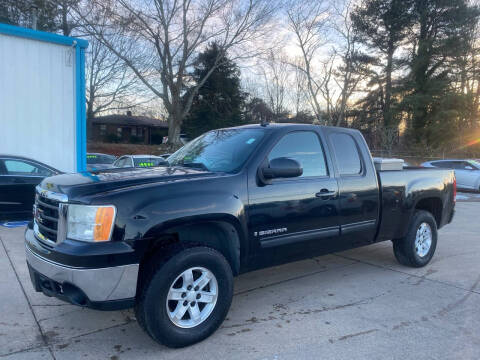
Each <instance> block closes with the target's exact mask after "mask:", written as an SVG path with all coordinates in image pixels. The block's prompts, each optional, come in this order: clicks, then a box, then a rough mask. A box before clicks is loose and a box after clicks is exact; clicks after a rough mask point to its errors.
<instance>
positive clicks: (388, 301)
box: [0, 194, 480, 360]
mask: <svg viewBox="0 0 480 360" xmlns="http://www.w3.org/2000/svg"><path fill="white" fill-rule="evenodd" d="M470 195H471V194H467V195H466V196H467V199H462V200H461V199H459V202H458V204H457V208H456V209H457V213H456V217H455V219H454V222H453V223H452V224H450V225H449V226H447V227H445V228H444V229H442V230H441V232H440V237H439V244H438V247H437V253H436V255H435V257H434V259H433V260H432V262H431V263H430V264H429V265H428V266H427V267H425V268H421V269H411V268H406V267H403V266H401V265H399V264H397V262H396V261H395V259H394V256H393V252H392V249H391V243H390V242H385V243H381V244H377V245H373V246H369V247H364V248H360V249H355V250H350V251H347V252H343V253H338V254H334V255H328V256H324V257H319V258H314V259H310V260H306V261H301V262H296V263H292V264H287V265H284V266H279V267H275V268H270V269H265V270H261V271H257V272H253V273H249V274H245V275H242V276H240V277H239V278H237V279H236V282H235V293H236V295H235V297H234V300H233V304H232V308H231V310H230V312H229V314H228V317H227V320H226V321H225V323H224V324H223V326H222V327H221V328H220V329H219V330H218V331H217V332H216V333H215V334H214V335H213V336H212V337H210V338H209V339H207V340H205V341H203V342H202V343H199V344H196V345H194V346H191V347H188V348H184V349H177V350H172V349H167V348H165V347H162V346H160V345H158V344H156V343H155V342H153V341H152V340H151V339H150V338H149V337H148V336H147V335H146V334H145V333H143V332H142V331H141V330H140V328H139V327H138V325H137V323H136V321H135V316H134V314H133V312H132V311H117V312H98V311H93V310H89V309H81V308H78V307H76V306H73V305H69V304H66V303H63V302H61V301H59V300H57V299H53V298H48V297H45V296H44V295H42V294H39V293H35V292H34V291H33V288H32V286H31V284H30V279H29V276H28V271H27V267H26V265H25V255H24V248H23V231H24V228H23V227H20V228H15V229H7V228H5V227H0V239H1V246H0V271H1V273H2V276H1V277H0V357H1V358H6V359H110V360H120V359H186V358H191V359H196V360H199V359H319V358H323V359H413V358H415V359H458V358H462V359H479V358H480V336H479V335H478V334H479V333H480V311H479V310H480V305H479V304H480V285H479V283H480V261H479V259H480V241H479V240H480V222H479V221H478V216H479V214H480V202H479V201H477V198H476V197H475V196H470ZM472 195H475V194H472Z"/></svg>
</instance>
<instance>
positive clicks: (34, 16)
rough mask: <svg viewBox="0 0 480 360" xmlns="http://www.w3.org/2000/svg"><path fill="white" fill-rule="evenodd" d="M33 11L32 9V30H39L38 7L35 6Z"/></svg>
mask: <svg viewBox="0 0 480 360" xmlns="http://www.w3.org/2000/svg"><path fill="white" fill-rule="evenodd" d="M31 9H32V29H33V30H37V18H38V7H37V6H36V5H33V6H32V8H31Z"/></svg>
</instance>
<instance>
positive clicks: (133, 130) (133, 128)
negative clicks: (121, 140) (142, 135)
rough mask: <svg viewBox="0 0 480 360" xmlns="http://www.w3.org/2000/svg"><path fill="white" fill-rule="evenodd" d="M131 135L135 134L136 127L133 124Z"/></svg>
mask: <svg viewBox="0 0 480 360" xmlns="http://www.w3.org/2000/svg"><path fill="white" fill-rule="evenodd" d="M132 136H137V128H136V127H135V126H134V127H132Z"/></svg>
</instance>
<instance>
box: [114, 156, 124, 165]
mask: <svg viewBox="0 0 480 360" xmlns="http://www.w3.org/2000/svg"><path fill="white" fill-rule="evenodd" d="M124 164H125V158H124V157H121V158H120V159H118V160H117V161H115V166H116V167H122V166H123V165H124Z"/></svg>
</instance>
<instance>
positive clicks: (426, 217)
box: [408, 211, 438, 267]
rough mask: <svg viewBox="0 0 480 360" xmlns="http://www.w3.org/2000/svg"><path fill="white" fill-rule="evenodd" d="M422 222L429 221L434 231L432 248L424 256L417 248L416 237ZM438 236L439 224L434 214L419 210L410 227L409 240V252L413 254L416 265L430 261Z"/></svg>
mask: <svg viewBox="0 0 480 360" xmlns="http://www.w3.org/2000/svg"><path fill="white" fill-rule="evenodd" d="M422 223H427V224H428V225H429V226H430V229H431V231H432V244H431V246H430V249H429V250H428V253H427V255H425V256H424V257H420V256H419V255H418V254H417V252H416V250H415V239H416V235H417V230H418V228H419V227H420V225H421V224H422ZM437 236H438V234H437V224H436V222H435V219H434V218H433V216H432V215H431V214H430V213H429V212H426V211H419V212H418V213H417V214H416V216H415V219H414V222H413V224H412V227H411V228H410V233H409V241H408V246H409V252H410V253H411V254H412V255H411V256H412V258H413V260H414V262H415V265H417V266H418V267H421V266H425V265H427V264H428V263H429V262H430V260H431V259H432V257H433V255H434V254H435V250H436V248H437Z"/></svg>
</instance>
